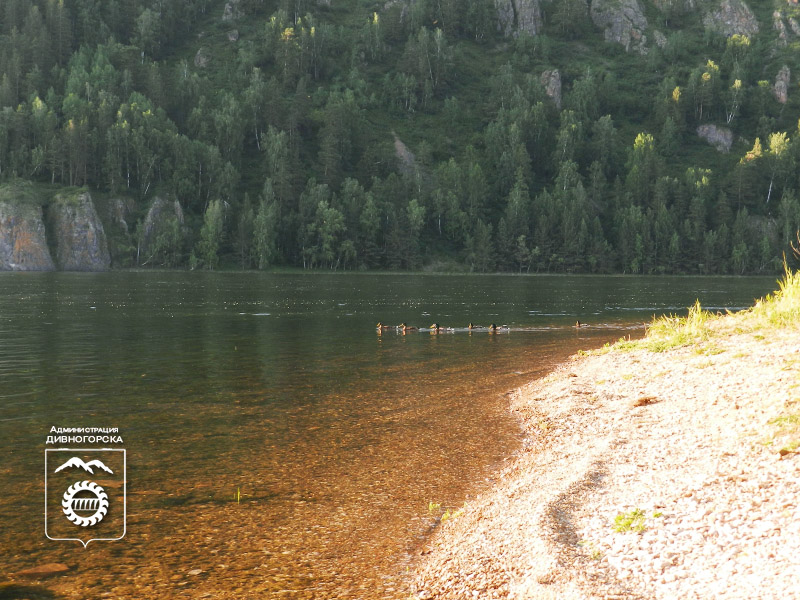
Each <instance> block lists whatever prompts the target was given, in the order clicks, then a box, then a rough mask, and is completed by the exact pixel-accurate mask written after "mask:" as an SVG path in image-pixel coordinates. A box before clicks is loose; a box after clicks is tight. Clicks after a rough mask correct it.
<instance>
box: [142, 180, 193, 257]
mask: <svg viewBox="0 0 800 600" xmlns="http://www.w3.org/2000/svg"><path fill="white" fill-rule="evenodd" d="M142 228H143V231H142V237H141V242H140V245H139V259H138V263H139V264H141V265H146V264H148V263H149V261H150V260H151V259H152V258H154V257H155V256H156V255H157V254H159V253H163V252H164V251H165V250H166V247H165V245H166V246H170V245H175V244H180V243H182V242H181V241H180V240H182V239H183V238H184V236H185V230H184V218H183V209H182V208H181V204H180V202H178V201H177V200H173V201H169V200H165V199H164V198H161V197H158V196H157V197H156V198H154V199H153V203H152V204H151V205H150V210H148V211H147V216H146V217H145V219H144V223H143V224H142Z"/></svg>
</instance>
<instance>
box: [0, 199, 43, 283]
mask: <svg viewBox="0 0 800 600" xmlns="http://www.w3.org/2000/svg"><path fill="white" fill-rule="evenodd" d="M53 269H55V266H54V265H53V259H52V258H51V257H50V252H49V250H48V248H47V239H46V237H45V230H44V221H43V220H42V207H41V206H36V205H29V204H11V203H9V202H0V271H52V270H53Z"/></svg>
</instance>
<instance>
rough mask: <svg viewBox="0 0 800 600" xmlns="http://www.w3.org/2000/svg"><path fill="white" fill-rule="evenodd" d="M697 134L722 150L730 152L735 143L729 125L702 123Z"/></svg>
mask: <svg viewBox="0 0 800 600" xmlns="http://www.w3.org/2000/svg"><path fill="white" fill-rule="evenodd" d="M697 135H698V136H700V137H701V138H703V139H704V140H705V141H707V142H708V143H709V144H711V145H712V146H714V147H715V148H716V149H717V150H719V151H720V152H725V153H727V152H730V151H731V145H732V144H733V132H732V131H731V130H730V129H728V128H727V127H717V126H716V125H700V127H698V128H697Z"/></svg>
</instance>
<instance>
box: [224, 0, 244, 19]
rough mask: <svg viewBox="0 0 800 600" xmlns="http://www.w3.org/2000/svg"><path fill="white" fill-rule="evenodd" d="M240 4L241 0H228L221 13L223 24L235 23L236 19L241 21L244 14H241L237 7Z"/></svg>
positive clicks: (239, 8)
mask: <svg viewBox="0 0 800 600" xmlns="http://www.w3.org/2000/svg"><path fill="white" fill-rule="evenodd" d="M240 3H241V0H230V1H229V2H227V3H226V4H225V8H224V9H223V11H222V22H223V23H229V22H231V21H236V20H237V19H241V18H242V17H243V16H244V13H242V9H241V7H240V6H239V4H240Z"/></svg>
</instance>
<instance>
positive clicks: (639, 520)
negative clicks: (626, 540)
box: [614, 508, 645, 533]
mask: <svg viewBox="0 0 800 600" xmlns="http://www.w3.org/2000/svg"><path fill="white" fill-rule="evenodd" d="M644 521H645V514H644V511H643V510H642V509H641V508H634V509H633V510H630V511H628V512H624V513H619V514H618V515H617V516H616V517H614V531H617V532H619V533H625V532H628V531H635V532H636V533H641V532H643V531H644V528H645V524H644Z"/></svg>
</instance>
